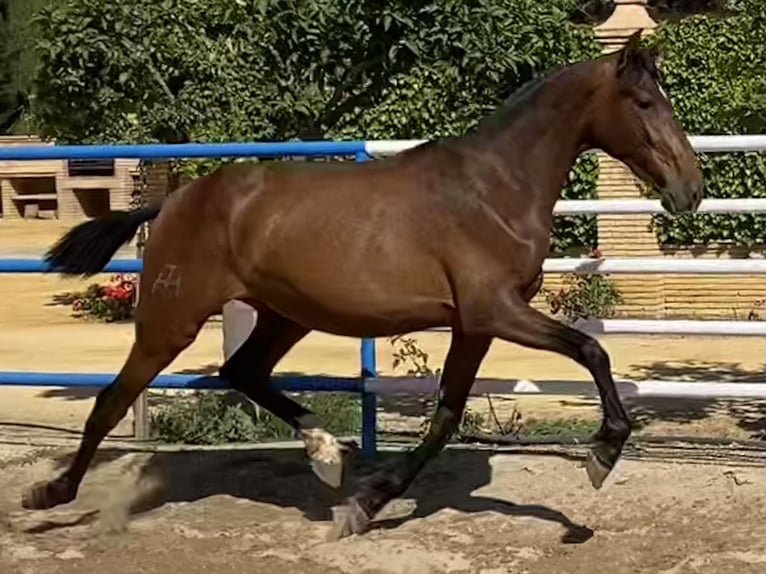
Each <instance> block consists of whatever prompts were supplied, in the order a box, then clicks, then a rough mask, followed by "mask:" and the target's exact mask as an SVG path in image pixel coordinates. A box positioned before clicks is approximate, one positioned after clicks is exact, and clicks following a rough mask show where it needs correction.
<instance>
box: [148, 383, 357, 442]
mask: <svg viewBox="0 0 766 574" xmlns="http://www.w3.org/2000/svg"><path fill="white" fill-rule="evenodd" d="M291 394H292V393H291ZM298 400H300V402H301V403H302V404H304V405H305V406H306V407H307V408H309V409H311V410H312V411H314V412H315V413H316V414H317V416H318V417H319V419H320V420H321V421H322V424H323V426H324V428H325V429H327V431H328V432H331V433H332V434H334V435H336V436H348V435H354V434H357V433H358V432H359V427H360V420H361V417H360V405H359V400H358V398H357V397H356V396H354V395H351V394H349V393H316V394H314V393H311V394H309V393H304V394H303V396H301V397H300V399H298ZM153 411H154V412H152V413H150V426H151V435H152V437H153V438H154V439H155V440H158V441H161V442H167V443H176V444H195V445H203V444H204V445H214V444H225V443H234V442H263V441H269V440H291V439H294V438H295V431H294V430H293V429H292V427H290V426H289V425H288V424H286V423H285V422H284V421H282V420H280V419H278V418H277V417H275V416H274V415H273V414H271V413H270V412H268V411H265V410H263V411H261V413H260V416H259V417H258V418H257V419H256V417H255V409H254V407H253V406H252V403H250V402H249V401H248V400H247V399H245V398H244V397H243V396H242V395H240V394H239V393H234V392H220V391H198V392H194V393H192V394H190V395H186V396H179V397H175V398H173V399H172V400H170V401H168V402H166V403H165V404H163V405H161V406H159V407H156V408H154V409H153Z"/></svg>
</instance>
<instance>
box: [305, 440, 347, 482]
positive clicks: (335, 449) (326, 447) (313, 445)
mask: <svg viewBox="0 0 766 574" xmlns="http://www.w3.org/2000/svg"><path fill="white" fill-rule="evenodd" d="M301 438H303V443H304V444H305V445H306V452H307V453H308V455H309V457H310V458H311V469H312V470H313V471H314V474H316V475H317V477H318V478H319V480H321V481H322V482H324V483H325V484H328V485H329V486H331V487H333V488H338V487H339V486H340V484H341V482H342V480H343V448H342V447H341V444H340V443H339V442H338V439H336V438H335V437H334V436H332V435H331V434H330V433H328V432H327V431H326V430H324V429H321V428H314V429H305V430H301Z"/></svg>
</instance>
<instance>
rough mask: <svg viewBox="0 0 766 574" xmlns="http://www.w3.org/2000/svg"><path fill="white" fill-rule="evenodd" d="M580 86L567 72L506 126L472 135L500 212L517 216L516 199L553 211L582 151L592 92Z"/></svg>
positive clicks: (543, 212)
mask: <svg viewBox="0 0 766 574" xmlns="http://www.w3.org/2000/svg"><path fill="white" fill-rule="evenodd" d="M581 86H582V83H581V82H577V81H576V77H575V76H573V75H572V72H571V71H570V72H568V73H567V72H566V71H565V72H564V73H562V74H561V75H560V76H559V77H558V78H557V79H555V80H550V81H548V83H547V84H546V85H544V86H542V87H541V88H540V91H539V93H538V94H537V95H535V97H534V98H533V99H531V100H530V101H528V102H526V103H522V104H519V106H520V107H519V109H517V110H514V111H513V113H512V114H508V115H509V117H508V120H507V122H506V123H505V124H504V125H498V126H495V127H493V128H491V129H490V130H488V133H484V134H482V132H481V130H479V131H477V133H476V134H475V137H474V138H473V146H474V147H475V151H479V152H480V153H482V154H486V157H487V158H489V159H488V160H487V162H485V166H484V169H481V168H480V169H481V171H482V172H483V176H484V177H485V178H486V185H485V186H484V187H485V189H486V190H487V193H488V194H490V195H491V196H493V197H491V198H490V201H491V202H492V203H493V204H495V205H496V208H497V209H498V211H499V212H502V211H507V210H511V211H512V212H517V211H518V208H519V200H520V199H523V201H524V204H525V205H527V206H528V207H529V208H531V209H534V210H536V211H538V212H539V213H541V214H545V213H549V212H550V211H552V209H553V206H554V204H555V202H556V201H557V200H558V198H559V196H560V195H561V190H562V187H563V185H564V183H565V182H566V179H567V176H568V174H569V172H570V170H571V169H572V166H573V164H574V161H575V160H576V159H577V156H578V155H579V153H580V152H581V151H582V150H583V149H584V146H583V143H584V139H583V138H584V132H585V126H586V121H587V117H586V115H587V113H588V109H589V107H590V106H589V99H590V97H591V93H592V92H591V91H590V90H588V89H583V88H582V87H581ZM575 87H577V89H575Z"/></svg>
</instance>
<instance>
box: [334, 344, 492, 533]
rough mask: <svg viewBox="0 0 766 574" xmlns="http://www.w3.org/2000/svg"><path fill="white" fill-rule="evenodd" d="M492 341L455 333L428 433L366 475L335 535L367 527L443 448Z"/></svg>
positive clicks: (340, 514) (342, 511)
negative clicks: (392, 460)
mask: <svg viewBox="0 0 766 574" xmlns="http://www.w3.org/2000/svg"><path fill="white" fill-rule="evenodd" d="M491 342H492V338H491V337H469V336H465V335H462V334H458V333H453V336H452V342H451V344H450V349H449V352H448V353H447V359H446V360H445V363H444V372H443V374H442V377H441V389H442V390H441V392H442V396H441V398H440V400H439V406H438V408H437V410H436V413H435V414H434V418H433V422H432V424H431V427H430V428H429V430H428V433H427V434H426V436H425V438H424V439H423V440H422V441H421V443H420V444H419V445H418V446H417V447H416V448H415V449H414V450H412V451H410V452H408V453H406V454H405V455H404V456H403V457H402V458H401V459H398V460H397V461H396V462H395V464H394V466H393V467H392V468H390V469H384V470H382V471H379V472H377V473H375V474H373V475H372V476H370V477H369V478H366V479H365V480H364V481H363V482H362V484H361V487H360V489H359V491H358V492H357V493H356V494H355V495H354V496H353V497H352V498H351V499H350V500H349V502H348V504H347V505H346V506H344V507H342V508H339V509H335V511H334V515H335V516H334V519H335V533H334V534H335V537H336V538H342V537H344V536H348V535H350V534H359V533H362V532H364V531H365V530H367V528H368V526H369V523H370V521H371V520H372V519H373V518H374V517H375V515H376V514H377V513H378V512H379V511H380V509H381V508H383V507H384V506H385V505H386V504H387V503H388V502H389V501H390V500H392V499H394V498H396V497H398V496H400V495H402V494H403V493H404V492H405V491H406V490H407V488H409V486H410V485H411V484H412V482H413V481H414V480H415V477H416V476H417V475H418V473H419V472H420V471H421V469H422V468H423V467H424V466H425V465H426V463H427V462H428V461H429V460H430V459H431V458H433V457H434V456H435V455H436V454H437V453H438V452H439V451H441V450H442V448H444V445H445V444H446V443H447V441H448V440H449V438H450V437H451V436H452V434H453V433H454V432H455V431H456V430H457V428H458V425H459V424H460V420H461V418H462V416H463V410H464V409H465V404H466V401H467V399H468V393H469V391H470V390H471V387H472V386H473V381H474V378H475V377H476V373H477V371H478V370H479V365H480V364H481V361H482V359H483V358H484V356H485V355H486V354H487V351H488V350H489V346H490V343H491Z"/></svg>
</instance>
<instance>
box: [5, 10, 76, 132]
mask: <svg viewBox="0 0 766 574" xmlns="http://www.w3.org/2000/svg"><path fill="white" fill-rule="evenodd" d="M61 1H62V0H0V133H6V132H13V133H24V132H27V131H29V125H28V121H27V120H28V118H27V114H28V113H29V98H30V94H31V92H32V80H33V76H34V72H35V67H36V65H37V54H36V52H35V50H34V49H32V47H33V46H34V44H35V38H36V36H37V34H38V32H39V31H38V30H37V28H36V27H35V25H34V15H35V14H36V13H37V12H38V11H39V10H40V9H41V8H43V7H44V6H52V5H55V4H58V3H60V2H61Z"/></svg>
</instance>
